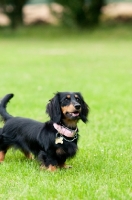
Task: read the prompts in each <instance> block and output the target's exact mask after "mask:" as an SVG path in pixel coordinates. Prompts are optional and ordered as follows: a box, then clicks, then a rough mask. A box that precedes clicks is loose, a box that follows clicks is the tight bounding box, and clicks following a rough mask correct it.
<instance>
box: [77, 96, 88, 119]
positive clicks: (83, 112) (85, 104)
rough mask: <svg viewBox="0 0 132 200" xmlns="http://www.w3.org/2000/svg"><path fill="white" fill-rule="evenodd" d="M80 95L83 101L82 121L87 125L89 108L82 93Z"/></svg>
mask: <svg viewBox="0 0 132 200" xmlns="http://www.w3.org/2000/svg"><path fill="white" fill-rule="evenodd" d="M78 95H79V96H80V99H81V107H82V110H81V113H80V117H81V120H82V121H83V122H84V123H86V122H87V121H88V118H87V117H88V113H89V106H88V105H87V103H86V102H85V101H84V99H83V96H82V95H81V93H78Z"/></svg>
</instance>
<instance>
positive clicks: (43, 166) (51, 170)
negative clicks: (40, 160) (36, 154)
mask: <svg viewBox="0 0 132 200" xmlns="http://www.w3.org/2000/svg"><path fill="white" fill-rule="evenodd" d="M40 169H41V170H47V171H50V172H54V171H56V170H57V168H56V166H53V165H49V166H48V167H46V166H45V165H41V166H40Z"/></svg>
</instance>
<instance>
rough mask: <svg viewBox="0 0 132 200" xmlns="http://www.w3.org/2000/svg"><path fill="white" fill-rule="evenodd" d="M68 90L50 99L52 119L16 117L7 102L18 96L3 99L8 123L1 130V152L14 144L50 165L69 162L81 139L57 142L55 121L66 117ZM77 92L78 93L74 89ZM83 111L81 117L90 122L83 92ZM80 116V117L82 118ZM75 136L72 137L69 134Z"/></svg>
mask: <svg viewBox="0 0 132 200" xmlns="http://www.w3.org/2000/svg"><path fill="white" fill-rule="evenodd" d="M67 94H68V93H67V92H58V93H56V94H55V96H54V97H53V98H52V99H51V100H50V101H49V103H48V105H47V107H46V112H47V114H48V115H49V117H50V120H49V121H47V122H45V123H42V122H39V121H35V120H32V119H29V118H22V117H13V116H11V115H10V114H8V112H7V111H6V105H7V103H8V102H9V100H10V99H11V98H12V97H13V96H14V95H13V94H7V95H6V96H5V97H4V98H3V99H2V100H1V102H0V115H1V116H2V118H3V120H4V122H5V124H4V126H3V128H2V129H1V130H0V152H3V153H4V154H6V152H7V150H8V149H9V148H10V147H14V148H16V149H19V150H21V151H22V152H23V153H24V154H25V155H27V156H28V155H29V154H30V153H32V154H33V155H34V156H35V157H36V158H37V159H38V160H39V161H40V162H41V164H42V165H44V166H46V167H47V168H48V167H49V166H50V165H52V166H61V165H63V164H65V161H66V159H67V158H70V157H73V156H74V155H75V154H76V152H77V149H78V148H77V141H78V137H77V139H75V140H74V141H72V142H67V141H65V140H64V141H63V144H55V138H56V133H57V131H56V130H55V128H54V127H53V123H54V122H55V123H58V124H59V123H60V122H62V121H63V120H62V119H63V117H64V116H63V114H62V111H61V106H60V105H61V104H62V101H63V99H64V98H65V96H66V95H67ZM71 94H74V93H71ZM76 94H77V95H78V96H79V98H80V101H81V102H80V105H81V113H80V116H79V119H82V121H83V122H85V123H86V122H87V115H88V111H89V109H88V106H87V104H86V103H85V102H84V99H83V97H82V95H81V94H80V93H76ZM79 119H78V120H79ZM67 139H69V140H70V139H71V138H67Z"/></svg>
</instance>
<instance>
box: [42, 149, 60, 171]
mask: <svg viewBox="0 0 132 200" xmlns="http://www.w3.org/2000/svg"><path fill="white" fill-rule="evenodd" d="M38 160H39V161H40V163H41V166H40V169H46V170H48V171H51V172H54V171H56V169H57V165H58V162H57V160H56V158H55V156H54V155H53V154H51V153H46V152H44V151H41V152H40V153H39V155H38Z"/></svg>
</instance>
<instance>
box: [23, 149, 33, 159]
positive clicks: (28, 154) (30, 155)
mask: <svg viewBox="0 0 132 200" xmlns="http://www.w3.org/2000/svg"><path fill="white" fill-rule="evenodd" d="M22 153H23V154H24V155H25V157H26V158H28V159H33V158H34V157H33V155H32V154H31V153H30V152H28V151H24V150H22Z"/></svg>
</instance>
